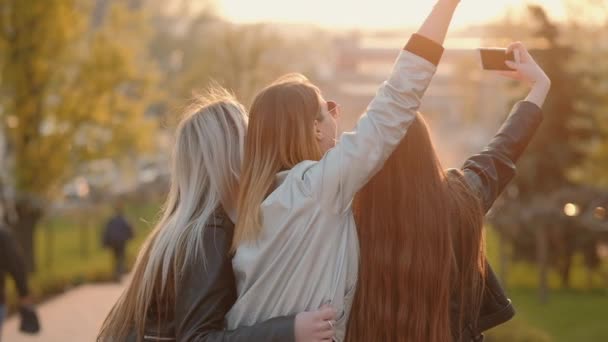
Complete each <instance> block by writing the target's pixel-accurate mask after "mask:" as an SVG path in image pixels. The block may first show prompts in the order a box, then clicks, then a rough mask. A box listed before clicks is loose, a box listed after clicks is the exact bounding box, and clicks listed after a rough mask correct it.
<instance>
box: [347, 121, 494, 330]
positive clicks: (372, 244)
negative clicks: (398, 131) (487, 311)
mask: <svg viewBox="0 0 608 342" xmlns="http://www.w3.org/2000/svg"><path fill="white" fill-rule="evenodd" d="M353 205H354V215H355V221H356V223H357V231H358V235H359V242H360V247H361V261H360V267H359V281H358V284H357V291H356V294H355V299H354V303H353V308H352V311H351V315H350V320H349V324H348V330H347V341H365V342H369V341H406V342H446V341H453V340H454V339H455V337H454V336H457V335H453V332H454V329H460V330H459V331H462V327H463V324H464V322H467V323H469V322H470V321H469V319H472V318H473V317H476V315H477V314H478V312H479V308H480V306H481V298H482V295H483V293H482V292H483V280H484V273H485V255H484V251H483V250H484V242H483V241H484V238H483V229H482V228H483V227H482V226H483V213H482V209H481V203H480V201H479V199H478V198H477V197H476V195H475V194H474V193H472V191H471V190H470V188H469V187H468V186H467V185H466V183H465V181H464V179H463V178H462V175H461V174H459V173H458V172H449V173H446V172H445V171H444V169H443V168H442V166H441V163H440V162H439V159H438V157H437V154H436V152H435V149H434V146H433V143H432V141H431V138H430V135H429V131H428V128H427V126H426V123H425V122H424V119H423V118H422V116H420V115H419V114H418V116H417V118H416V120H415V121H414V123H413V124H412V126H411V127H410V128H409V131H408V134H407V136H406V137H405V138H404V140H403V141H402V142H401V143H400V144H399V146H398V147H397V149H396V150H395V151H394V152H393V154H392V155H391V157H390V158H389V160H388V161H387V162H386V164H385V165H384V167H383V168H382V169H381V170H380V172H378V174H376V175H375V176H374V177H373V178H372V179H371V180H370V181H369V182H368V183H367V185H366V186H365V187H364V188H363V189H362V190H361V191H359V193H358V194H357V196H356V197H355V201H354V203H353ZM454 301H457V302H458V303H460V304H459V307H460V308H461V310H460V312H459V313H460V314H459V315H458V316H457V317H456V315H454V314H452V313H451V305H452V303H453V302H454ZM456 339H458V337H456Z"/></svg>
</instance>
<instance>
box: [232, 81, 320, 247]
mask: <svg viewBox="0 0 608 342" xmlns="http://www.w3.org/2000/svg"><path fill="white" fill-rule="evenodd" d="M322 115H323V114H322V112H321V93H320V91H319V89H318V88H317V87H315V86H314V85H313V84H312V83H310V82H309V81H308V79H306V77H304V76H302V75H300V74H290V75H286V76H283V77H282V78H279V79H278V80H276V81H275V82H274V83H272V84H271V85H270V86H268V87H266V88H265V89H263V90H262V91H261V92H260V93H259V94H258V95H257V96H256V97H255V99H254V100H253V104H252V106H251V109H250V111H249V129H248V132H247V139H246V141H245V155H244V158H243V175H242V177H241V187H240V191H239V197H238V202H237V208H238V219H237V223H236V227H235V230H234V238H233V240H232V250H236V248H237V247H238V246H239V245H240V244H241V243H243V242H246V241H253V240H255V239H256V238H257V237H258V234H259V233H260V228H261V225H262V222H261V217H260V205H261V204H262V201H263V200H264V198H266V196H267V195H268V193H269V192H270V191H271V190H272V187H273V185H274V182H275V177H276V174H277V173H278V172H279V171H281V170H288V169H291V168H292V167H294V166H295V165H297V164H298V163H300V162H302V161H304V160H319V159H320V158H321V156H322V154H321V149H320V147H319V144H318V142H317V140H316V137H315V132H314V121H315V120H319V121H321V120H322V119H323V116H322Z"/></svg>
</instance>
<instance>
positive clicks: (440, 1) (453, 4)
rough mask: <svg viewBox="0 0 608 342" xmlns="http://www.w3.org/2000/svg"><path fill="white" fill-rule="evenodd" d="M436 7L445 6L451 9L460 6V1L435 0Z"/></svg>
mask: <svg viewBox="0 0 608 342" xmlns="http://www.w3.org/2000/svg"><path fill="white" fill-rule="evenodd" d="M437 4H438V5H445V6H451V7H457V6H458V4H460V0H437Z"/></svg>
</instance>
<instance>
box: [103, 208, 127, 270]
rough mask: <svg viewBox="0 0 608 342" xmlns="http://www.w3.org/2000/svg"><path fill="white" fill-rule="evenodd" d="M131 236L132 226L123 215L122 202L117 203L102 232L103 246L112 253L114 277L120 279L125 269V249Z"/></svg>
mask: <svg viewBox="0 0 608 342" xmlns="http://www.w3.org/2000/svg"><path fill="white" fill-rule="evenodd" d="M132 238H133V228H132V227H131V225H130V224H129V222H128V221H127V219H126V218H125V217H124V214H123V208H122V204H120V203H119V204H117V205H116V207H115V211H114V216H112V217H111V218H110V220H109V221H108V223H107V224H106V226H105V230H104V233H103V246H104V247H106V248H109V249H110V250H111V251H112V253H113V254H114V279H115V280H116V281H120V278H121V276H122V275H123V274H124V272H125V270H126V266H125V262H126V261H125V250H126V248H127V242H128V241H129V240H131V239H132Z"/></svg>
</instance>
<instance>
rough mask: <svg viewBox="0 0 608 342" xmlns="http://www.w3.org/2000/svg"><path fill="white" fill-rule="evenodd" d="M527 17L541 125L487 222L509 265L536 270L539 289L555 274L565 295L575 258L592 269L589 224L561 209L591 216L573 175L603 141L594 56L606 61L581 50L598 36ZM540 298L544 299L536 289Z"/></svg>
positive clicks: (541, 15)
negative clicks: (542, 97)
mask: <svg viewBox="0 0 608 342" xmlns="http://www.w3.org/2000/svg"><path fill="white" fill-rule="evenodd" d="M529 12H530V14H531V16H532V18H533V25H534V26H533V28H534V30H533V37H535V38H536V39H538V41H539V42H541V43H542V44H543V46H544V48H543V49H536V50H535V51H533V54H534V55H535V58H536V59H537V60H538V61H539V63H540V64H541V65H542V66H543V68H544V69H545V71H546V72H547V74H548V75H549V77H550V78H551V79H552V84H553V86H552V90H551V93H550V95H549V97H548V99H547V101H546V103H545V106H544V108H543V109H544V112H545V113H546V114H545V116H544V118H545V119H544V122H543V125H542V126H541V128H540V129H539V131H538V133H537V135H536V137H535V139H534V140H533V142H532V144H531V146H530V147H529V148H528V150H527V151H526V153H525V154H524V156H523V157H522V160H521V161H520V163H519V164H518V169H519V172H518V177H517V178H516V180H515V184H514V186H513V188H512V189H511V190H512V191H510V193H511V194H515V195H512V196H510V198H509V197H505V198H504V205H503V206H502V207H500V208H497V210H495V212H496V215H495V218H494V219H493V220H494V223H495V225H496V227H497V228H498V229H499V230H500V232H501V235H502V236H508V239H509V240H510V241H511V244H512V246H513V250H514V254H515V256H516V257H518V258H522V259H524V260H528V261H534V260H536V261H537V262H538V263H539V266H540V271H541V277H540V278H541V287H542V283H543V279H545V280H546V268H547V267H549V266H551V267H553V268H555V269H556V270H557V271H558V273H559V275H560V278H561V282H562V286H563V287H569V285H570V282H569V280H570V277H569V275H570V268H571V264H572V258H573V256H574V255H575V253H578V252H582V253H583V254H584V256H585V259H586V260H587V261H588V262H587V265H588V266H589V267H596V266H597V259H596V258H594V256H593V255H594V253H596V251H595V247H596V242H597V241H598V238H599V236H600V235H598V234H597V233H596V232H595V231H594V230H593V229H592V228H591V227H589V221H585V220H580V219H578V218H577V217H574V218H573V217H570V216H568V215H566V214H565V213H564V206H565V205H566V204H567V203H572V204H571V205H577V207H578V208H579V209H580V211H581V212H592V211H593V209H594V208H593V207H590V206H591V205H592V203H593V201H592V198H593V197H594V196H596V197H597V196H599V195H597V194H598V192H596V191H595V190H594V189H593V188H590V187H585V186H583V185H582V184H581V183H584V179H585V178H586V177H581V176H580V175H581V174H584V173H585V172H587V171H588V170H589V169H587V170H585V171H582V172H581V169H582V168H581V166H583V167H584V166H588V165H589V164H590V163H592V162H591V161H592V160H593V159H594V153H597V151H599V150H600V149H596V148H593V147H595V146H597V142H598V141H602V140H603V139H604V138H605V136H606V133H608V130H606V128H607V126H606V125H605V123H602V122H600V121H601V120H598V118H599V117H600V115H601V114H600V113H599V112H600V111H602V110H603V109H602V108H606V106H605V103H606V102H605V100H606V97H605V95H601V94H599V93H598V90H599V91H601V90H600V89H602V88H601V87H599V88H598V84H601V83H602V82H606V80H607V78H606V74H605V73H603V72H602V71H601V70H602V68H601V65H602V64H601V59H602V58H600V56H599V55H603V57H604V58H603V59H604V60H605V56H606V51H597V49H595V50H596V51H595V52H593V53H590V50H589V49H588V48H585V44H591V45H594V44H595V46H596V47H597V46H598V45H599V44H598V43H600V42H601V40H600V39H599V35H590V33H592V32H593V30H594V29H593V27H592V26H590V25H587V26H580V24H578V25H579V26H574V25H573V24H570V25H569V26H568V27H569V28H571V29H569V30H567V31H566V30H563V31H565V33H564V32H563V31H562V30H561V28H562V27H566V25H565V24H560V25H561V26H560V25H558V24H556V23H554V22H552V21H551V20H550V19H549V18H548V16H547V15H546V13H545V11H544V10H543V8H542V7H539V6H531V7H529ZM577 27H578V28H579V29H578V30H576V28H577ZM576 32H578V34H576ZM582 32H584V34H581V33H582ZM593 37H595V38H596V39H595V40H594V39H593ZM604 38H605V37H603V36H602V38H601V39H604ZM594 54H596V56H595V57H594ZM604 65H605V62H604ZM598 66H600V68H598ZM598 71H599V72H598ZM602 101H603V103H604V105H602ZM604 115H605V112H604ZM576 215H578V214H576ZM576 215H575V216H576ZM545 285H546V282H545ZM541 294H543V295H542V296H541V297H546V296H545V295H544V291H542V289H541Z"/></svg>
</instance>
